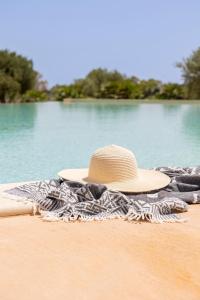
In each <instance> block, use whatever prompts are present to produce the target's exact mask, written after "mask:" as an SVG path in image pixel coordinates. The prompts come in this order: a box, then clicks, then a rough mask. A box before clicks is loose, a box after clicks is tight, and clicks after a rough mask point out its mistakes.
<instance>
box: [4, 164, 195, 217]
mask: <svg viewBox="0 0 200 300" xmlns="http://www.w3.org/2000/svg"><path fill="white" fill-rule="evenodd" d="M156 170H159V171H161V172H163V173H165V174H167V175H168V176H170V177H171V182H170V184H169V185H168V186H167V187H166V188H164V189H161V190H159V191H156V192H154V193H149V194H136V195H125V194H122V193H120V192H114V191H110V190H108V189H107V188H106V187H105V186H103V185H97V184H86V185H83V184H81V183H78V182H73V181H64V180H49V181H43V182H35V183H30V184H25V185H22V186H20V187H17V188H15V189H14V190H10V191H8V193H12V194H16V195H23V196H26V197H27V198H28V199H30V200H31V201H33V202H34V203H36V204H37V206H38V207H39V209H40V212H41V214H42V216H43V218H44V219H46V220H50V221H53V220H64V221H74V220H84V221H91V220H105V219H112V218H123V219H125V220H128V221H150V222H156V223H162V222H180V221H182V220H183V219H181V218H180V217H179V216H178V215H177V213H179V212H185V211H187V203H189V204H192V203H200V167H195V168H169V167H162V168H156Z"/></svg>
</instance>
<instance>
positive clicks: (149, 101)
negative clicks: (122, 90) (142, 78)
mask: <svg viewBox="0 0 200 300" xmlns="http://www.w3.org/2000/svg"><path fill="white" fill-rule="evenodd" d="M49 102H51V103H63V104H66V105H68V104H74V103H115V104H122V103H123V104H143V103H144V104H145V103H147V104H200V100H189V99H188V100H168V99H166V100H164V99H163V100H160V99H158V100H157V99H98V98H83V99H82V98H66V99H64V100H61V101H60V100H43V101H32V102H10V103H2V102H0V105H3V106H4V105H19V104H37V103H40V104H41V103H49Z"/></svg>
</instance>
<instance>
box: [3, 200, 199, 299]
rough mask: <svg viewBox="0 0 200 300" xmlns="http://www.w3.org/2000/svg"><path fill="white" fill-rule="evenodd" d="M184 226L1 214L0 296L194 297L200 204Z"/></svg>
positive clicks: (20, 297) (53, 297)
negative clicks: (45, 218)
mask: <svg viewBox="0 0 200 300" xmlns="http://www.w3.org/2000/svg"><path fill="white" fill-rule="evenodd" d="M185 216H187V217H188V218H189V220H188V222H187V223H174V224H169V223H168V224H167V223H165V224H150V223H142V224H134V223H128V222H126V221H122V220H113V221H104V222H92V223H90V222H89V223H79V222H75V223H64V222H45V221H43V220H42V219H41V218H40V217H39V216H29V215H24V216H15V217H2V218H0V259H1V272H0V291H1V299H2V300H16V299H21V300H23V299H24V300H27V299H29V300H33V299H34V300H35V299H38V300H40V299H42V300H47V299H48V300H55V299H87V300H89V299H97V300H98V299H148V300H151V299H158V300H160V299H162V300H164V299H167V300H169V299H173V300H174V299H178V300H183V299H187V300H188V299H194V300H199V299H200V283H199V277H200V254H199V252H200V234H199V232H200V220H199V216H200V205H192V206H190V207H189V212H187V213H185Z"/></svg>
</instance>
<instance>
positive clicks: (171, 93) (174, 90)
mask: <svg viewBox="0 0 200 300" xmlns="http://www.w3.org/2000/svg"><path fill="white" fill-rule="evenodd" d="M156 98H157V99H168V100H170V99H173V100H175V99H184V86H183V85H181V84H178V83H166V84H163V85H162V87H161V90H160V92H159V93H158V94H157V95H156Z"/></svg>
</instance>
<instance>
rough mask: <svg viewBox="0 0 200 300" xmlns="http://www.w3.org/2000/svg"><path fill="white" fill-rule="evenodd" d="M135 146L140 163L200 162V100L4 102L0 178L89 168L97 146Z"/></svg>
mask: <svg viewBox="0 0 200 300" xmlns="http://www.w3.org/2000/svg"><path fill="white" fill-rule="evenodd" d="M108 144H118V145H121V146H124V147H127V148H130V149H131V150H132V151H134V153H135V155H136V157H137V160H138V165H139V167H143V168H144V167H147V168H151V167H154V166H164V165H165V166H166V165H169V166H194V165H198V164H200V102H199V103H198V102H196V103H191V104H190V103H182V102H173V101H171V102H164V103H163V102H162V103H149V102H148V103H144V102H140V101H128V100H125V101H110V100H97V101H84V102H83V101H82V102H81V101H75V102H72V103H68V104H64V103H61V102H45V103H30V104H5V105H0V170H1V172H0V183H6V182H17V181H28V180H37V179H48V178H53V177H56V174H57V172H58V171H59V170H61V169H63V168H78V167H87V166H88V162H89V156H90V154H91V153H92V152H93V151H94V150H95V149H96V148H98V147H102V146H104V145H108Z"/></svg>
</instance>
